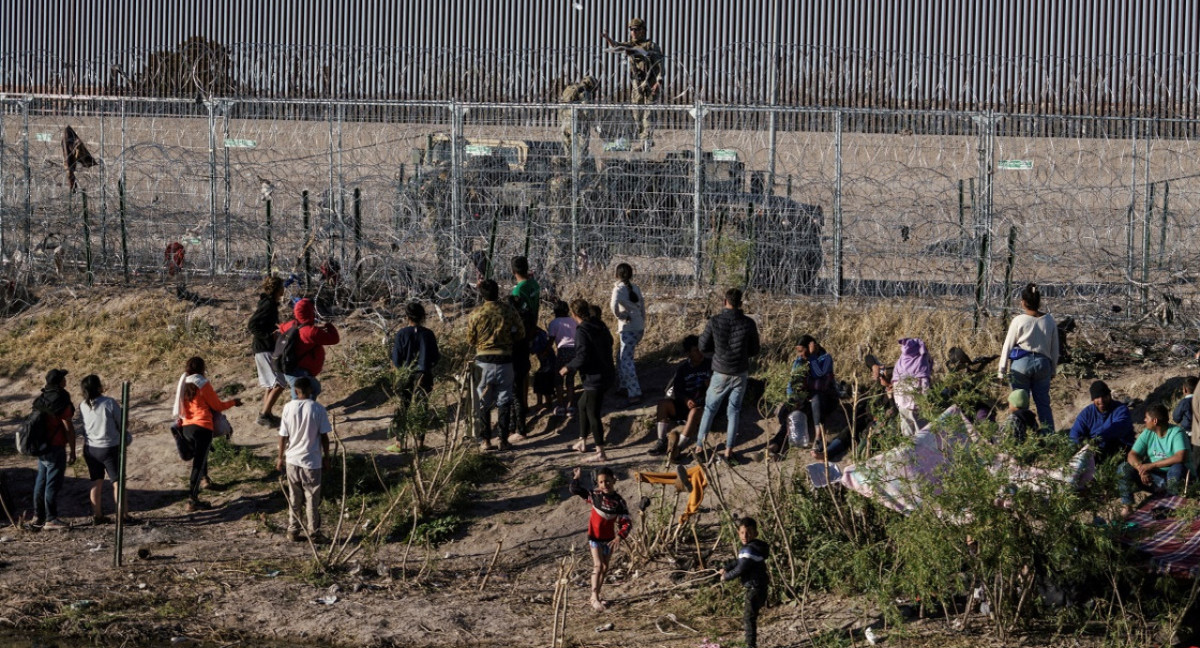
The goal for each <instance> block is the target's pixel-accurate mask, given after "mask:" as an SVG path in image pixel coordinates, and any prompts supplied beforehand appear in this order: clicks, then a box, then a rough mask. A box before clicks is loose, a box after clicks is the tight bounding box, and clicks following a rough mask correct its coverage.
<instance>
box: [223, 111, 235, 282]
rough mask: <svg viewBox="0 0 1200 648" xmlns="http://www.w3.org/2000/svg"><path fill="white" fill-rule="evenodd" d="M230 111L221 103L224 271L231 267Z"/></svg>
mask: <svg viewBox="0 0 1200 648" xmlns="http://www.w3.org/2000/svg"><path fill="white" fill-rule="evenodd" d="M232 109H233V104H232V103H227V102H223V103H222V105H221V110H222V115H221V122H222V128H223V130H222V137H221V157H222V158H223V162H224V167H225V169H224V171H225V195H224V196H223V198H222V204H221V210H222V211H223V212H224V215H225V269H226V270H228V269H230V268H232V267H233V259H231V258H230V253H229V239H230V237H231V236H232V233H231V231H230V229H231V228H232V225H231V224H230V220H231V218H230V202H231V201H232V192H231V191H230V189H231V179H230V177H229V176H230V169H229V147H228V146H225V142H227V141H229V113H230V112H231V111H232Z"/></svg>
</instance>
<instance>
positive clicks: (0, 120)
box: [0, 101, 8, 259]
mask: <svg viewBox="0 0 1200 648" xmlns="http://www.w3.org/2000/svg"><path fill="white" fill-rule="evenodd" d="M5 112H7V110H6V109H5V107H4V102H3V101H0V259H3V258H6V252H7V247H8V246H7V243H8V239H7V238H6V237H5V235H4V230H5V228H7V227H8V219H7V218H5V217H4V113H5Z"/></svg>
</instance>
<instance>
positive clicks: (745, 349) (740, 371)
mask: <svg viewBox="0 0 1200 648" xmlns="http://www.w3.org/2000/svg"><path fill="white" fill-rule="evenodd" d="M759 350H760V345H759V339H758V324H756V323H755V322H754V320H752V319H750V318H749V317H747V316H746V314H745V313H744V312H742V290H741V289H740V288H730V289H729V290H726V291H725V308H724V309H722V310H721V312H720V313H717V314H716V315H714V316H712V318H710V319H709V320H708V324H707V325H706V326H705V327H704V333H702V334H701V335H700V351H702V352H703V353H705V354H709V353H711V354H712V369H713V375H712V380H711V381H710V382H709V383H708V391H706V392H705V394H704V416H703V417H702V418H701V419H700V429H699V430H698V431H697V432H696V453H697V454H700V455H703V454H704V452H705V448H704V440H705V438H706V437H707V436H708V431H709V430H711V429H712V426H713V421H714V420H716V418H717V411H718V410H720V409H721V404H722V403H724V402H725V401H726V399H728V401H729V402H728V405H727V406H726V409H725V418H726V428H725V453H724V455H723V456H722V458H723V459H724V460H725V461H728V462H732V461H733V446H734V444H735V443H736V442H737V433H738V423H740V422H741V416H742V398H743V397H744V396H745V395H746V384H747V383H748V382H749V380H750V358H752V357H754V356H756V355H758V352H759Z"/></svg>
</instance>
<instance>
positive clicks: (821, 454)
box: [767, 335, 843, 459]
mask: <svg viewBox="0 0 1200 648" xmlns="http://www.w3.org/2000/svg"><path fill="white" fill-rule="evenodd" d="M837 401H838V394H837V384H836V383H835V382H834V377H833V356H832V355H830V354H829V352H828V351H826V350H825V347H822V346H821V345H820V344H819V343H818V342H817V341H816V339H815V338H813V336H811V335H802V336H800V339H799V340H797V341H796V359H795V360H793V361H792V370H791V374H790V375H789V376H788V386H787V400H786V401H785V402H784V403H783V404H782V405H780V406H779V409H778V410H776V412H775V417H776V419H777V420H778V421H779V431H778V432H776V433H775V436H774V437H772V439H771V441H770V443H769V444H768V447H767V451H768V453H769V454H770V455H771V456H779V455H782V454H783V453H784V451H786V449H787V443H785V441H786V439H787V424H788V416H790V415H791V413H792V412H793V411H794V410H799V411H801V412H804V416H805V418H806V419H807V420H808V429H810V430H813V431H814V432H813V445H814V450H813V457H815V458H817V459H824V458H825V457H826V456H828V455H831V454H836V453H837V452H838V451H839V450H840V449H841V447H842V444H843V442H842V440H841V439H840V438H836V437H835V438H832V439H827V438H826V430H825V419H826V417H828V416H829V414H830V412H832V411H833V408H834V406H835V405H836V404H837Z"/></svg>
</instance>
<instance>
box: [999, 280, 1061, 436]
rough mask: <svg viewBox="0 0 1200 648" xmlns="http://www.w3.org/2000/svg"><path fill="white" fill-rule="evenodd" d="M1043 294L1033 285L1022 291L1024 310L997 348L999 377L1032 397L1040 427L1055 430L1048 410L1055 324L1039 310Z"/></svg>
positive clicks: (1055, 345) (1054, 362)
mask: <svg viewBox="0 0 1200 648" xmlns="http://www.w3.org/2000/svg"><path fill="white" fill-rule="evenodd" d="M1041 305H1042V293H1041V292H1040V291H1038V287H1037V286H1035V285H1034V284H1028V285H1026V286H1025V289H1024V290H1022V291H1021V307H1022V308H1024V309H1025V312H1024V313H1022V314H1020V315H1017V316H1016V317H1014V318H1013V321H1012V323H1011V324H1009V325H1008V335H1007V336H1006V337H1005V338H1004V347H1003V348H1002V349H1001V350H1000V374H999V375H1000V378H1004V376H1005V374H1006V373H1007V374H1008V379H1009V384H1010V385H1012V388H1013V389H1025V390H1028V391H1029V393H1030V394H1031V395H1032V396H1033V403H1034V405H1035V406H1036V407H1037V417H1038V422H1039V423H1040V424H1041V427H1042V429H1043V430H1050V431H1053V430H1054V412H1053V411H1051V409H1050V379H1051V378H1053V377H1054V373H1055V371H1057V369H1058V325H1057V324H1055V323H1054V318H1053V317H1050V315H1049V314H1048V313H1043V312H1042V311H1041V310H1040V309H1041Z"/></svg>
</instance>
